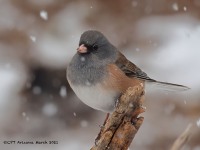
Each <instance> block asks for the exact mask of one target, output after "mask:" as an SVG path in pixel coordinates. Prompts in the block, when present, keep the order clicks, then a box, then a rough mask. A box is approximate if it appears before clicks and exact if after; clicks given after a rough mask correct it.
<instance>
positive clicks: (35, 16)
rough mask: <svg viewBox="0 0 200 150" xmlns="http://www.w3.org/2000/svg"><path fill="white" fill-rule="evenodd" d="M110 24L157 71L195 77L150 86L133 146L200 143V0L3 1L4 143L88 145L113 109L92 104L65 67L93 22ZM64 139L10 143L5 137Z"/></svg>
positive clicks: (114, 37) (127, 48) (194, 147)
mask: <svg viewBox="0 0 200 150" xmlns="http://www.w3.org/2000/svg"><path fill="white" fill-rule="evenodd" d="M88 29H96V30H99V31H101V32H103V33H104V34H105V35H106V36H107V37H108V39H109V40H110V41H111V42H112V43H113V44H114V45H115V46H117V47H118V48H119V50H120V51H122V52H123V53H124V54H125V55H126V56H127V57H128V58H129V59H130V60H131V61H132V62H134V63H135V64H137V65H138V66H139V67H140V68H142V70H144V71H145V72H146V73H147V74H148V75H149V76H150V77H152V78H155V79H157V80H161V81H167V82H173V83H178V84H183V85H187V86H189V87H190V88H191V90H190V91H188V92H184V93H173V92H172V93H170V92H166V91H164V90H160V89H159V88H155V87H154V86H148V87H147V89H146V99H145V106H146V107H147V111H146V112H145V113H144V114H143V115H144V117H145V121H144V123H143V125H142V127H141V128H140V130H139V132H138V134H137V135H136V137H135V139H134V141H133V144H132V145H131V147H130V149H139V150H160V149H169V148H170V146H171V145H172V143H173V141H174V140H175V139H176V138H177V137H178V136H179V135H180V134H181V133H182V132H183V130H184V129H185V128H186V126H187V125H188V124H189V123H192V124H193V132H192V133H193V134H192V136H191V138H190V140H189V142H188V143H187V144H186V145H185V146H184V148H183V149H184V150H200V94H199V89H200V70H199V68H200V42H199V41H200V1H199V0H191V1H188V0H182V1H178V0H171V1H167V0H143V1H140V0H124V1H120V0H116V1H115V2H113V1H111V0H107V1H106V0H102V1H97V0H86V1H80V0H77V1H72V0H58V1H54V0H27V1H23V0H0V83H1V84H0V149H1V150H26V149H30V150H31V149H38V150H54V149H56V150H66V149H67V150H80V149H82V150H87V149H90V148H91V147H92V145H93V144H94V139H95V137H96V135H97V134H98V131H99V125H101V124H102V123H103V121H104V118H105V116H106V114H104V113H102V112H98V111H96V110H93V109H91V108H89V107H88V106H86V105H84V104H83V103H82V102H81V101H79V100H78V98H77V97H76V96H75V95H74V93H73V91H72V90H71V88H70V87H69V85H68V83H67V80H66V77H65V76H66V75H65V74H66V68H67V64H68V63H69V61H70V59H71V58H72V56H73V55H74V54H75V52H76V48H77V46H78V42H79V37H80V35H81V34H82V32H84V31H85V30H88ZM8 140H14V141H24V142H26V141H33V142H35V141H45V140H46V141H48V140H53V141H58V144H54V145H51V144H46V145H45V144H41V145H36V144H4V143H3V142H4V141H8Z"/></svg>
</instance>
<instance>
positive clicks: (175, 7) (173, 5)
mask: <svg viewBox="0 0 200 150" xmlns="http://www.w3.org/2000/svg"><path fill="white" fill-rule="evenodd" d="M172 9H173V10H174V11H178V10H179V7H178V4H177V3H174V4H172Z"/></svg>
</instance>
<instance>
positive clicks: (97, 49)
mask: <svg viewBox="0 0 200 150" xmlns="http://www.w3.org/2000/svg"><path fill="white" fill-rule="evenodd" d="M77 51H78V54H80V55H96V56H97V57H98V58H99V59H104V58H108V57H109V56H110V55H112V54H114V52H115V47H114V46H113V45H112V44H111V43H110V42H109V41H108V40H107V38H106V37H105V36H104V35H103V34H102V33H101V32H99V31H95V30H88V31H85V32H84V33H83V34H82V35H81V38H80V41H79V47H78V48H77Z"/></svg>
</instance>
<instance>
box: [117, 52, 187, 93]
mask: <svg viewBox="0 0 200 150" xmlns="http://www.w3.org/2000/svg"><path fill="white" fill-rule="evenodd" d="M115 64H116V65H117V66H118V67H119V68H120V69H121V70H122V71H123V72H124V73H125V74H126V76H128V77H135V78H138V79H141V80H145V81H147V82H150V83H153V84H155V85H158V86H161V87H163V88H165V89H166V90H170V91H184V90H188V89H190V88H188V87H187V86H184V85H179V84H173V83H168V82H161V81H157V80H154V79H152V78H150V77H148V76H147V74H146V73H145V72H143V71H142V70H141V69H140V68H138V67H137V66H136V65H135V64H134V63H132V62H131V61H129V60H128V59H127V58H126V57H125V56H124V55H123V54H122V53H120V52H119V53H118V57H117V60H116V61H115Z"/></svg>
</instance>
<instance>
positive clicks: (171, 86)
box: [146, 80, 190, 91]
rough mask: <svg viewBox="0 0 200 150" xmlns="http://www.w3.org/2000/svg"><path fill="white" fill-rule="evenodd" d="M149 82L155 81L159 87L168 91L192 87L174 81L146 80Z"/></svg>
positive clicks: (184, 89)
mask: <svg viewBox="0 0 200 150" xmlns="http://www.w3.org/2000/svg"><path fill="white" fill-rule="evenodd" d="M146 81H147V82H149V83H153V84H155V85H156V86H158V87H159V88H162V89H165V90H167V91H186V90H189V89H190V88H189V87H187V86H184V85H179V84H174V83H168V82H162V81H156V80H146Z"/></svg>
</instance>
